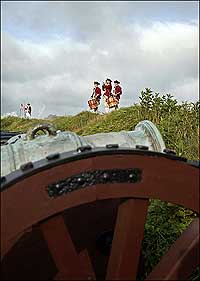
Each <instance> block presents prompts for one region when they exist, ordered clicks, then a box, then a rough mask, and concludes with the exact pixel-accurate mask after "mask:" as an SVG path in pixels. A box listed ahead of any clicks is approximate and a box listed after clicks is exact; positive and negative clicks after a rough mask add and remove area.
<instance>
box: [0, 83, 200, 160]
mask: <svg viewBox="0 0 200 281" xmlns="http://www.w3.org/2000/svg"><path fill="white" fill-rule="evenodd" d="M139 99H140V103H139V104H134V105H132V106H130V107H123V108H120V109H119V110H116V111H112V112H110V113H107V114H103V115H102V114H98V113H93V112H89V111H83V112H80V113H78V114H77V115H75V116H71V115H70V116H58V117H54V118H52V119H46V118H45V119H34V118H33V119H32V118H31V119H24V118H20V117H13V116H9V117H4V118H3V119H1V130H2V131H19V132H26V131H27V130H28V129H29V128H30V127H33V126H35V125H37V124H40V123H50V124H53V125H54V126H55V127H56V129H57V130H61V131H73V132H75V133H77V134H79V135H89V134H95V133H102V132H104V133H106V132H113V131H115V132H118V131H122V130H126V131H131V130H134V128H135V126H136V125H137V123H139V122H140V121H142V120H150V121H152V122H153V123H154V124H155V125H156V126H157V127H158V129H159V130H160V132H161V134H162V136H163V139H164V141H165V144H166V147H168V148H171V149H174V150H175V151H176V153H177V154H178V155H179V156H184V157H187V158H189V159H198V158H199V109H200V108H199V102H196V103H186V102H185V103H182V104H181V105H180V104H178V103H177V101H176V99H174V98H173V96H171V95H169V94H167V95H162V96H161V95H160V94H158V93H153V92H152V91H151V90H150V89H148V88H146V90H145V91H142V92H141V95H140V97H139Z"/></svg>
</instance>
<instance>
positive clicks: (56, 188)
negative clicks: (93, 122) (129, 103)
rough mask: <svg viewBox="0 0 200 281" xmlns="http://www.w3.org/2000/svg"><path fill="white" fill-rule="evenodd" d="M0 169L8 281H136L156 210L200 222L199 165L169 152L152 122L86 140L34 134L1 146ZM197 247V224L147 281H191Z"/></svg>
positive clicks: (51, 133) (4, 264) (3, 251)
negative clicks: (166, 206) (172, 209)
mask: <svg viewBox="0 0 200 281" xmlns="http://www.w3.org/2000/svg"><path fill="white" fill-rule="evenodd" d="M39 130H47V132H48V136H38V137H36V133H37V131H39ZM11 148H12V149H11ZM13 162H14V164H13ZM2 164H3V166H2V178H1V210H2V211H1V259H2V275H3V278H4V279H5V280H136V279H137V277H138V275H139V274H140V273H141V271H142V270H143V268H142V262H141V256H142V255H141V246H142V241H143V237H144V227H145V221H146V216H147V212H148V206H149V202H150V200H151V199H160V200H162V201H165V202H170V203H172V204H177V205H180V206H183V207H185V208H188V209H190V210H192V211H193V212H195V213H196V214H197V215H199V167H198V164H197V163H196V162H191V161H188V160H187V159H186V158H183V157H178V156H177V155H175V153H174V152H173V151H171V150H168V149H166V147H165V144H164V141H163V139H162V136H161V135H160V133H159V131H158V129H157V128H156V127H155V125H154V124H152V123H151V122H150V121H142V122H140V123H139V124H138V125H137V126H136V127H135V130H134V131H130V132H124V131H123V132H118V133H115V132H112V133H107V134H96V135H91V136H85V137H80V136H77V135H76V134H74V133H72V132H60V133H56V131H55V130H54V129H53V128H52V127H51V126H49V125H41V126H37V127H36V128H34V129H32V130H30V131H29V132H28V133H27V134H26V135H22V136H21V137H20V138H18V139H17V140H16V141H15V142H14V143H13V142H12V140H10V143H9V144H8V145H6V146H2ZM198 247H199V218H198V216H197V217H196V218H195V219H194V220H193V222H192V223H191V224H190V225H189V227H188V229H187V230H185V231H184V232H183V233H182V235H181V236H180V237H179V238H178V239H177V240H176V241H175V242H174V244H173V245H172V246H171V247H170V249H169V250H168V251H167V253H166V254H165V255H164V256H163V257H162V258H161V260H160V262H159V263H158V264H157V265H156V266H155V268H154V269H153V270H152V272H150V273H149V274H148V276H146V280H186V279H188V278H189V276H190V275H191V274H192V272H193V271H194V270H195V269H196V267H197V266H198V263H199V256H198V253H199V252H198ZM15 278H16V279H15Z"/></svg>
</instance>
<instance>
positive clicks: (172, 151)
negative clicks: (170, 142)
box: [163, 148, 176, 155]
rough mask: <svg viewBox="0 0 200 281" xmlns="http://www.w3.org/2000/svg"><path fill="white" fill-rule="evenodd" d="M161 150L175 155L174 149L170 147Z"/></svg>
mask: <svg viewBox="0 0 200 281" xmlns="http://www.w3.org/2000/svg"><path fill="white" fill-rule="evenodd" d="M163 152H164V153H166V154H171V155H176V151H174V150H172V149H169V148H165V149H164V150H163Z"/></svg>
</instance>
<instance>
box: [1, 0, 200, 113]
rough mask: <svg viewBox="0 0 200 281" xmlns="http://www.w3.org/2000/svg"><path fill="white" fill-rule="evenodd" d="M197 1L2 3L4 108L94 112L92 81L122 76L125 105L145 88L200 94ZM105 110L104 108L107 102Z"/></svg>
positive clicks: (187, 96)
mask: <svg viewBox="0 0 200 281" xmlns="http://www.w3.org/2000/svg"><path fill="white" fill-rule="evenodd" d="M198 5H199V4H198V1H188V2H187V1H178V2H176V1H170V2H163V1H161V2H150V1H147V2H145V1H144V2H140V1H138V2H129V1H127V2H125V1H122V2H120V1H117V2H115V1H112V2H111V1H100V2H98V1H94V2H90V1H85V2H84V1H76V2H75V1H71V2H70V1H60V2H58V1H55V2H53V1H49V2H48V1H32V2H31V1H13V2H12V1H1V32H2V35H1V39H2V40H1V42H2V44H1V50H2V53H1V61H2V64H1V66H2V72H1V79H2V85H1V90H2V94H1V101H2V102H1V110H2V114H4V113H7V112H13V111H15V112H19V105H20V103H21V102H22V103H23V102H30V103H31V104H32V106H33V115H34V116H40V117H44V116H48V114H57V115H64V114H76V113H78V112H80V111H83V110H88V105H87V100H88V98H89V96H90V95H91V92H92V88H93V81H94V80H97V81H99V82H101V83H102V81H104V80H105V79H106V78H107V77H109V78H111V79H112V80H115V79H118V80H119V81H121V85H122V87H123V96H122V98H121V106H130V105H132V104H133V103H135V102H138V96H139V93H140V92H141V91H142V90H143V89H144V88H146V87H149V88H151V89H152V90H153V91H155V92H160V93H163V94H166V93H170V94H172V95H173V96H174V97H175V98H177V99H178V100H179V101H186V100H187V101H196V100H198V70H199V69H198V47H199V46H198V41H199V38H198V37H199V34H198V20H199V19H198ZM101 109H102V110H103V106H102V107H101Z"/></svg>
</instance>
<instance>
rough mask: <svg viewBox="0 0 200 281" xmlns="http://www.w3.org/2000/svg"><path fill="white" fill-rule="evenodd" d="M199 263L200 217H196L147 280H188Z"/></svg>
mask: <svg viewBox="0 0 200 281" xmlns="http://www.w3.org/2000/svg"><path fill="white" fill-rule="evenodd" d="M198 265H199V219H198V218H196V219H194V220H193V222H192V223H191V224H190V226H189V227H188V228H187V229H186V230H185V231H184V232H183V233H182V235H181V236H180V237H179V238H178V239H177V240H176V242H175V243H174V244H173V245H172V246H171V248H170V249H169V251H168V252H167V253H166V254H165V255H164V256H163V258H162V259H161V260H160V262H159V263H158V264H157V266H156V267H155V268H154V270H153V271H152V272H151V273H150V274H149V275H148V277H147V278H146V280H188V278H189V277H190V275H191V274H192V273H193V271H194V270H195V269H196V268H197V266H198Z"/></svg>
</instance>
